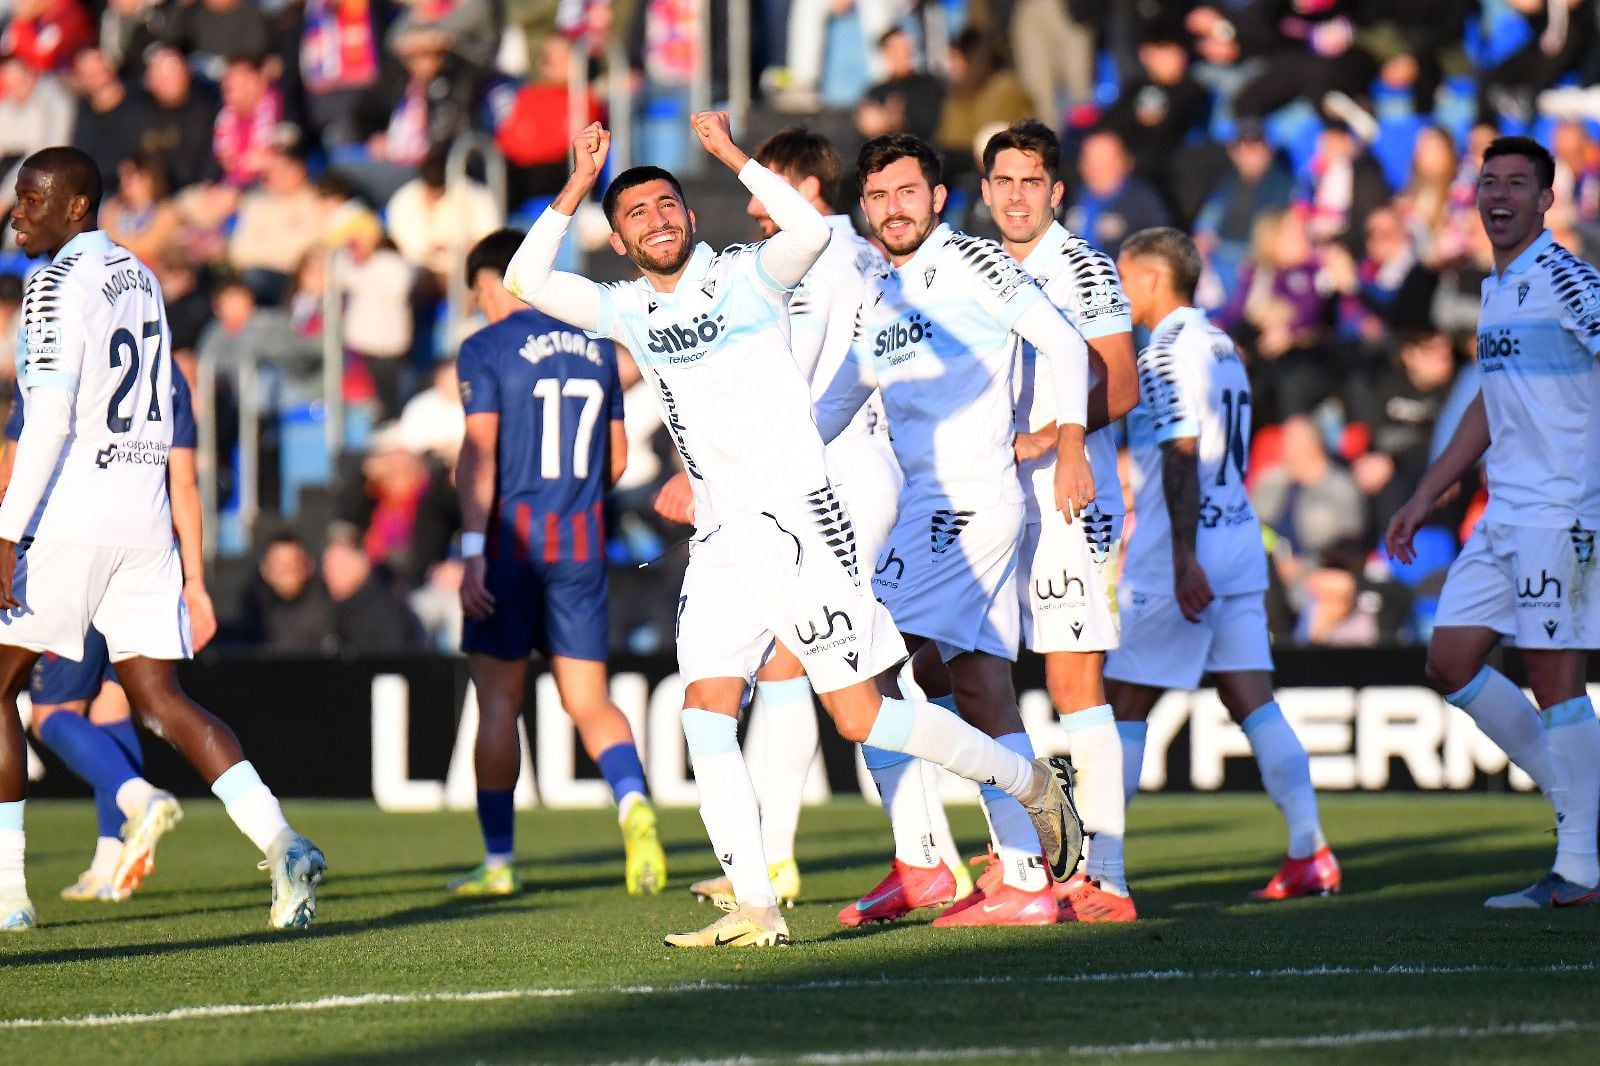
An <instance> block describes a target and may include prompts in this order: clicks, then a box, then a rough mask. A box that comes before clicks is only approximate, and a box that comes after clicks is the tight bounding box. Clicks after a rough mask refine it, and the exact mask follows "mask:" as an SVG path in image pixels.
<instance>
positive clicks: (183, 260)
mask: <svg viewBox="0 0 1600 1066" xmlns="http://www.w3.org/2000/svg"><path fill="white" fill-rule="evenodd" d="M150 268H151V269H152V270H154V271H155V274H156V280H157V281H159V282H161V295H162V296H163V297H164V298H165V300H166V305H167V326H168V328H169V329H170V330H171V331H172V357H173V358H174V359H175V360H177V361H178V362H179V364H181V365H185V366H188V365H190V364H191V363H192V361H193V359H194V357H195V352H196V351H197V350H198V349H199V347H200V334H201V333H202V332H204V330H205V328H206V326H207V325H209V324H210V322H211V287H210V284H209V282H208V279H207V278H206V276H205V275H204V274H202V272H201V271H200V269H199V268H198V267H197V266H196V265H195V264H194V263H193V262H191V261H190V259H189V257H188V256H187V255H185V254H184V252H183V249H181V248H178V247H175V246H173V245H171V244H169V245H167V247H166V248H164V249H162V250H161V254H160V255H158V256H157V257H156V259H155V261H154V262H153V263H151V264H150ZM190 368H191V369H192V366H191V367H190ZM186 372H187V371H186Z"/></svg>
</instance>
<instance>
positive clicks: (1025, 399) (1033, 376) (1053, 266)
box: [1016, 222, 1133, 522]
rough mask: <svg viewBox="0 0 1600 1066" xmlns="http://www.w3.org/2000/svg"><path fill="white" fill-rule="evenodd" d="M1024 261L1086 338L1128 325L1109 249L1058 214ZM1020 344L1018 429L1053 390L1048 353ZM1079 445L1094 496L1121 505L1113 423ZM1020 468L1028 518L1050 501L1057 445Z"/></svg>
mask: <svg viewBox="0 0 1600 1066" xmlns="http://www.w3.org/2000/svg"><path fill="white" fill-rule="evenodd" d="M1022 269H1024V270H1026V271H1027V272H1028V273H1029V274H1032V275H1033V276H1034V278H1035V279H1037V280H1038V282H1039V287H1040V288H1042V289H1043V290H1044V294H1045V296H1046V297H1048V298H1049V300H1050V302H1051V303H1053V304H1055V305H1056V307H1057V308H1059V309H1060V311H1061V314H1062V315H1063V316H1065V318H1066V320H1067V321H1068V322H1071V323H1072V325H1073V327H1074V328H1076V329H1077V331H1078V332H1079V333H1081V334H1083V339H1084V340H1086V341H1092V340H1095V339H1097V338H1099V337H1109V336H1112V335H1113V334H1117V333H1130V332H1132V330H1133V317H1132V314H1131V312H1130V311H1129V308H1128V297H1127V296H1126V295H1125V294H1124V293H1123V291H1122V280H1121V279H1120V278H1118V277H1117V268H1116V265H1115V264H1113V263H1112V262H1111V257H1110V256H1108V255H1106V254H1105V253H1104V252H1102V251H1100V250H1099V249H1098V248H1096V247H1094V246H1093V245H1092V244H1090V243H1089V242H1088V241H1086V240H1084V239H1083V238H1082V237H1080V236H1078V235H1077V234H1076V233H1073V232H1071V231H1070V230H1068V229H1067V228H1066V227H1064V226H1062V225H1061V224H1060V223H1059V222H1052V223H1051V224H1050V228H1049V229H1047V230H1046V231H1045V234H1044V236H1043V237H1042V238H1041V239H1040V241H1039V243H1038V244H1037V245H1035V246H1034V249H1033V251H1031V252H1029V253H1028V257H1027V258H1026V259H1024V260H1023V261H1022ZM1019 352H1020V361H1019V363H1018V367H1017V422H1016V428H1017V432H1019V433H1030V432H1033V431H1035V430H1040V429H1043V428H1044V427H1045V426H1048V425H1050V423H1052V422H1054V421H1055V420H1056V409H1055V395H1054V393H1053V392H1052V391H1051V384H1050V363H1049V361H1048V360H1045V359H1040V358H1039V353H1038V351H1037V350H1036V349H1035V348H1034V347H1033V345H1031V344H1029V343H1027V342H1026V341H1023V342H1021V343H1020V345H1019ZM1084 448H1085V450H1087V451H1088V453H1089V464H1090V467H1091V469H1092V470H1093V471H1094V489H1095V503H1096V504H1097V505H1098V506H1099V508H1100V510H1101V512H1103V513H1104V514H1108V515H1119V514H1122V513H1123V511H1125V510H1126V507H1125V506H1124V505H1123V502H1122V482H1121V480H1120V479H1119V478H1118V477H1117V441H1116V436H1115V434H1114V433H1113V431H1112V427H1110V426H1103V427H1101V428H1100V429H1097V430H1095V431H1094V432H1093V433H1091V434H1089V436H1088V438H1087V439H1086V440H1085V441H1084ZM1021 473H1022V485H1023V488H1024V490H1025V491H1026V493H1027V496H1026V501H1025V502H1026V504H1027V515H1028V521H1029V522H1037V521H1039V516H1040V515H1041V514H1044V513H1047V512H1050V511H1054V510H1055V509H1056V490H1055V476H1056V455H1055V452H1054V451H1050V452H1047V453H1045V454H1044V455H1042V456H1040V457H1039V458H1038V459H1032V460H1029V461H1028V462H1026V463H1023V464H1022V470H1021Z"/></svg>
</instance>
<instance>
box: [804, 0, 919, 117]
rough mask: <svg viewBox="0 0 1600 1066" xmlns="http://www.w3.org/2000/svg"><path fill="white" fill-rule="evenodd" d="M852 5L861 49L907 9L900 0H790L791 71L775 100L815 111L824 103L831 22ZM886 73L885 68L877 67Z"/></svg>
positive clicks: (881, 73)
mask: <svg viewBox="0 0 1600 1066" xmlns="http://www.w3.org/2000/svg"><path fill="white" fill-rule="evenodd" d="M851 8H854V9H855V12H856V23H857V25H858V26H859V28H860V30H861V38H862V49H861V50H862V51H863V52H865V53H867V54H868V55H871V54H872V49H873V45H874V44H875V43H876V42H877V41H879V40H881V39H882V37H883V35H884V34H885V33H887V32H889V29H890V28H891V27H892V26H894V24H895V20H896V19H898V18H899V17H900V16H901V15H902V14H904V12H905V7H904V6H903V4H902V2H901V0H790V3H789V55H788V63H789V66H788V71H787V75H786V77H785V78H784V79H782V80H783V91H782V92H780V93H779V94H778V95H777V97H776V99H775V100H774V103H775V104H776V106H777V107H778V108H779V109H781V110H785V111H815V110H816V109H817V108H818V107H820V106H821V104H822V97H821V94H820V93H819V92H818V90H819V89H820V88H821V86H822V62H823V59H824V58H825V56H826V52H827V45H828V24H829V23H830V22H832V21H833V19H834V16H836V15H842V14H844V13H846V12H848V11H849V10H850V9H851ZM872 73H873V75H874V76H875V77H883V76H884V74H885V73H887V72H886V71H884V70H874V71H873V72H872Z"/></svg>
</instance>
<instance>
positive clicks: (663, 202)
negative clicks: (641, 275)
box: [611, 178, 694, 274]
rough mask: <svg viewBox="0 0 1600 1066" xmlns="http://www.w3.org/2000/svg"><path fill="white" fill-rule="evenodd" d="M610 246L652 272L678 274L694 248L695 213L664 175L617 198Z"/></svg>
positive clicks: (642, 268) (636, 186)
mask: <svg viewBox="0 0 1600 1066" xmlns="http://www.w3.org/2000/svg"><path fill="white" fill-rule="evenodd" d="M611 228H612V234H611V247H612V249H613V250H615V251H616V253H617V254H618V255H625V256H627V257H628V258H629V259H631V260H633V262H634V265H636V266H637V267H638V268H639V269H640V270H643V271H645V272H646V273H650V274H676V273H677V272H678V271H679V270H681V269H683V265H684V264H685V263H687V262H688V261H689V254H690V252H692V251H693V248H692V247H691V245H690V241H691V239H692V238H693V237H694V214H693V212H691V211H690V210H689V208H688V207H687V206H686V205H685V204H684V202H683V200H682V199H681V198H680V197H679V196H678V193H677V191H676V190H674V189H673V187H672V183H671V182H669V181H667V180H666V179H664V178H657V179H656V180H654V181H647V182H644V183H643V184H641V185H635V186H634V187H633V188H631V189H628V190H627V191H625V192H623V193H622V194H621V195H620V196H618V197H617V207H616V213H615V217H613V218H612V220H611Z"/></svg>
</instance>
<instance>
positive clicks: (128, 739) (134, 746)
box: [95, 718, 144, 775]
mask: <svg viewBox="0 0 1600 1066" xmlns="http://www.w3.org/2000/svg"><path fill="white" fill-rule="evenodd" d="M95 728H96V729H98V730H100V732H102V733H104V734H106V735H107V736H109V737H110V738H111V739H112V740H114V741H116V742H117V747H119V748H121V749H122V751H123V754H125V755H127V757H128V761H129V762H130V763H132V764H133V768H134V769H135V770H137V771H139V773H140V775H143V774H144V747H143V746H142V745H140V743H139V731H138V730H137V729H135V728H134V727H133V719H132V718H124V719H122V720H121V721H118V722H107V723H105V724H104V725H97V726H95Z"/></svg>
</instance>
